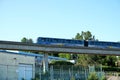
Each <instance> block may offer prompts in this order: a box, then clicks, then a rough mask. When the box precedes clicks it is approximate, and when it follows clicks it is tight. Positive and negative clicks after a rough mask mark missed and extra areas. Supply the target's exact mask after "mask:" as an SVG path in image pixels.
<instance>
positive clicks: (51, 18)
mask: <svg viewBox="0 0 120 80" xmlns="http://www.w3.org/2000/svg"><path fill="white" fill-rule="evenodd" d="M81 31H90V32H91V33H92V34H93V35H95V37H96V38H97V39H98V40H101V41H114V42H116V41H120V0H0V40H5V41H21V39H22V38H23V37H26V38H32V39H33V40H34V42H36V40H37V38H38V37H53V38H65V39H71V38H73V37H75V35H76V34H77V33H81Z"/></svg>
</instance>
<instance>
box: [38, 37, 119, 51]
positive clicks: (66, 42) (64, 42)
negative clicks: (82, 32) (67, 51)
mask: <svg viewBox="0 0 120 80" xmlns="http://www.w3.org/2000/svg"><path fill="white" fill-rule="evenodd" d="M37 44H43V45H59V46H66V47H79V46H81V47H95V48H118V49H120V43H119V42H105V41H93V40H88V41H85V40H74V39H60V38H48V37H38V39H37Z"/></svg>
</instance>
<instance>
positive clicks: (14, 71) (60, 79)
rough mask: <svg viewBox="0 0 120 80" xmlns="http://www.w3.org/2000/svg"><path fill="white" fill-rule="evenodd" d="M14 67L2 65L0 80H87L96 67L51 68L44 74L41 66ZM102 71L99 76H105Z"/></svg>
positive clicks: (0, 67)
mask: <svg viewBox="0 0 120 80" xmlns="http://www.w3.org/2000/svg"><path fill="white" fill-rule="evenodd" d="M19 67H20V66H18V65H16V66H12V65H0V80H87V78H88V75H89V73H90V71H94V70H95V69H93V68H94V67H90V66H89V67H84V66H69V65H67V66H50V67H49V69H48V71H47V72H43V68H42V67H41V66H38V67H32V69H31V67H29V66H22V68H19ZM100 70H101V69H99V70H97V75H99V77H101V76H102V75H104V74H103V72H102V71H100Z"/></svg>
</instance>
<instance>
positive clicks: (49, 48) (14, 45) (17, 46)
mask: <svg viewBox="0 0 120 80" xmlns="http://www.w3.org/2000/svg"><path fill="white" fill-rule="evenodd" d="M0 49H7V50H29V51H38V52H48V53H50V52H55V53H59V52H62V53H77V54H81V53H82V54H100V55H120V49H112V48H109V49H103V48H90V47H65V46H60V45H39V44H35V43H32V44H31V43H22V42H12V41H0Z"/></svg>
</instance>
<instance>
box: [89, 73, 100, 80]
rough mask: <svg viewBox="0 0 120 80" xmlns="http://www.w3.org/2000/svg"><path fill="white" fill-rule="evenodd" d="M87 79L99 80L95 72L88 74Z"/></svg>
mask: <svg viewBox="0 0 120 80" xmlns="http://www.w3.org/2000/svg"><path fill="white" fill-rule="evenodd" d="M88 80H99V78H98V76H97V75H96V73H95V72H92V73H90V74H89V76H88Z"/></svg>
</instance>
